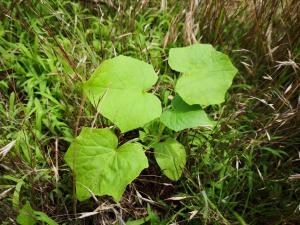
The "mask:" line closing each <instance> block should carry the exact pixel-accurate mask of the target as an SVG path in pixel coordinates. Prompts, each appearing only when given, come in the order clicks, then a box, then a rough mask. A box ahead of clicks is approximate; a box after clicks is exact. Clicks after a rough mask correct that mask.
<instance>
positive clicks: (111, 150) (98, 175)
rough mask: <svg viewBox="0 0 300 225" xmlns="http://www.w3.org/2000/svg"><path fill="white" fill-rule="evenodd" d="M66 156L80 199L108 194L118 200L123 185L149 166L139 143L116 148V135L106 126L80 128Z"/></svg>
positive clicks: (123, 189)
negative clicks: (101, 127)
mask: <svg viewBox="0 0 300 225" xmlns="http://www.w3.org/2000/svg"><path fill="white" fill-rule="evenodd" d="M65 160H66V162H67V164H68V165H69V166H70V167H71V168H72V170H73V171H74V173H75V177H76V195H77V198H78V199H79V200H80V201H83V200H86V199H88V198H89V197H90V196H91V193H93V194H94V195H99V196H101V195H110V196H112V197H113V198H114V199H115V201H119V200H120V199H121V197H122V194H123V193H124V191H125V189H126V186H127V185H128V184H130V183H131V182H132V181H133V180H134V179H135V178H136V177H137V176H138V175H139V174H140V172H141V171H142V170H143V169H145V168H147V167H148V160H147V157H146V156H145V153H144V150H143V147H142V145H141V144H139V143H126V144H124V145H122V146H121V147H119V148H118V139H117V136H116V135H115V134H114V133H113V132H112V131H111V130H110V129H108V128H105V129H92V128H83V129H82V131H81V133H80V135H79V136H78V137H77V138H76V139H75V140H74V141H73V142H72V144H71V146H70V147H69V149H68V151H67V153H66V155H65Z"/></svg>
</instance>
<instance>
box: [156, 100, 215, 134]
mask: <svg viewBox="0 0 300 225" xmlns="http://www.w3.org/2000/svg"><path fill="white" fill-rule="evenodd" d="M160 120H161V122H162V123H163V124H165V125H166V126H167V127H168V128H170V129H172V130H175V131H181V130H184V129H187V128H196V127H198V126H202V127H207V128H212V127H213V126H214V125H215V122H214V121H211V120H210V119H209V118H208V116H207V114H206V113H205V111H204V110H202V109H201V107H200V105H188V104H187V103H185V102H184V101H183V100H182V98H181V97H180V96H176V97H175V98H174V99H173V100H172V108H171V109H167V110H166V111H164V112H163V113H162V115H161V117H160Z"/></svg>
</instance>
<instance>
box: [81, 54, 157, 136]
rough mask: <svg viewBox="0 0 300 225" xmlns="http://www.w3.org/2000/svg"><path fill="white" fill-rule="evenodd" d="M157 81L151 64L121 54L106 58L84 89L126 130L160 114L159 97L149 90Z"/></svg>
mask: <svg viewBox="0 0 300 225" xmlns="http://www.w3.org/2000/svg"><path fill="white" fill-rule="evenodd" d="M156 81H157V75H156V73H155V72H154V69H153V67H152V66H151V65H149V64H147V63H145V62H142V61H140V60H137V59H134V58H131V57H127V56H122V55H121V56H118V57H115V58H113V59H108V60H106V61H104V62H103V63H102V64H101V65H100V66H99V67H98V68H97V69H96V70H95V72H94V73H93V75H92V77H91V78H90V79H89V80H88V81H87V82H86V83H85V84H84V92H85V94H86V95H87V97H88V99H89V100H90V101H91V102H92V104H93V105H94V106H95V107H96V108H97V110H98V111H99V112H100V113H101V114H102V115H103V116H105V117H106V118H108V119H109V120H111V121H112V122H113V123H115V124H116V125H117V126H118V127H119V128H120V129H121V131H122V132H126V131H129V130H132V129H135V128H138V127H142V126H144V125H145V124H146V123H148V122H150V121H151V120H153V119H155V118H158V117H159V116H160V114H161V111H162V110H161V103H160V100H159V99H158V98H157V97H156V96H155V95H153V94H150V93H147V89H150V88H151V87H152V85H154V84H155V82H156Z"/></svg>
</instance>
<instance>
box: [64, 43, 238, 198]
mask: <svg viewBox="0 0 300 225" xmlns="http://www.w3.org/2000/svg"><path fill="white" fill-rule="evenodd" d="M169 65H170V67H171V68H172V69H173V70H175V71H177V72H180V73H181V74H180V77H179V78H178V80H177V82H176V85H175V89H174V91H175V93H176V94H177V95H176V96H175V98H174V99H173V100H172V103H171V104H170V105H168V106H167V107H166V108H165V109H164V110H163V112H162V107H161V102H160V100H159V98H158V97H157V96H156V95H155V94H153V93H149V90H150V89H151V88H152V87H153V85H154V84H155V83H156V82H157V79H158V76H157V74H156V73H155V71H154V69H153V67H152V66H151V65H149V64H147V63H145V62H142V61H140V60H137V59H134V58H131V57H127V56H122V55H121V56H117V57H115V58H112V59H108V60H106V61H104V62H103V63H102V64H101V65H100V66H99V67H98V68H97V69H96V70H95V72H94V73H93V74H92V76H91V78H90V79H89V80H88V81H87V82H85V83H84V85H83V90H84V94H85V95H86V96H87V98H88V99H89V101H90V102H91V103H92V104H93V105H94V106H95V108H96V109H97V111H98V112H99V113H100V114H101V115H102V116H104V117H106V118H107V119H108V120H110V121H111V122H112V123H114V124H115V125H116V126H117V127H118V128H119V129H120V130H121V132H122V133H125V132H128V131H131V130H133V129H137V128H145V126H146V125H147V124H148V125H149V124H151V123H152V125H153V126H158V127H160V128H161V131H160V132H163V130H164V129H165V127H167V128H168V129H170V130H173V131H174V132H180V131H182V130H185V129H189V128H197V127H205V128H213V127H214V126H215V124H216V122H214V121H212V120H211V119H209V117H208V115H207V114H206V113H205V111H204V110H203V108H204V107H206V106H209V105H214V104H220V103H222V102H224V100H225V94H226V91H227V90H228V88H229V87H230V86H231V83H232V80H233V78H234V76H235V74H236V73H237V69H236V68H235V67H234V66H233V65H232V63H231V61H230V59H229V58H228V56H227V55H225V54H223V53H221V52H219V51H217V50H215V49H214V48H213V47H212V46H211V45H209V44H195V45H191V46H189V47H183V48H172V49H171V50H170V53H169ZM153 121H154V122H153ZM157 121H158V122H157ZM144 134H146V136H147V133H144ZM152 149H154V156H155V159H156V161H157V164H158V165H159V167H160V168H161V170H162V172H163V174H164V175H166V176H167V177H168V178H169V179H171V180H174V181H176V180H178V179H179V178H180V177H181V175H182V173H183V169H184V167H185V164H186V158H187V156H186V151H185V147H184V146H183V145H182V144H181V143H179V142H178V141H177V140H176V139H175V138H173V137H171V136H167V137H162V136H157V138H153V139H152V140H151V141H150V142H149V144H146V142H145V141H144V140H143V138H140V142H133V141H129V142H127V143H125V144H123V145H121V146H118V138H117V136H116V135H115V134H114V132H113V131H112V130H111V129H109V128H87V127H85V128H83V129H82V130H81V133H80V135H79V136H78V137H76V138H75V139H74V141H73V142H72V144H71V145H70V147H69V149H68V151H67V153H66V155H65V160H66V162H67V164H68V165H69V166H70V167H71V169H72V170H73V172H74V174H75V175H76V195H77V198H78V199H79V200H86V199H88V198H89V197H90V196H91V195H92V194H93V195H98V196H102V195H109V196H112V197H113V198H114V200H115V201H120V199H121V197H122V194H123V193H124V191H125V189H126V186H127V185H128V184H130V183H131V182H132V181H133V180H134V179H135V178H136V177H138V176H139V174H140V173H141V171H142V170H143V169H145V168H147V167H148V159H147V157H146V155H145V151H146V150H149V151H151V150H152Z"/></svg>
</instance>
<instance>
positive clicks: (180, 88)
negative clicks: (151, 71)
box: [169, 44, 237, 106]
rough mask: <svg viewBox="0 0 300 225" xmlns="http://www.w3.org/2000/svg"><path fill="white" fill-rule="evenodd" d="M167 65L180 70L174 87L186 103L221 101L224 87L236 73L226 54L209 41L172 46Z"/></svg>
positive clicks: (223, 96)
mask: <svg viewBox="0 0 300 225" xmlns="http://www.w3.org/2000/svg"><path fill="white" fill-rule="evenodd" d="M169 65H170V67H171V68H172V69H173V70H176V71H178V72H181V73H183V75H182V76H181V77H180V78H179V79H178V81H177V84H176V87H175V91H176V92H177V93H178V94H179V95H180V96H181V97H182V98H183V100H184V101H185V102H187V103H188V104H190V105H193V104H200V105H205V106H207V105H212V104H220V103H222V102H224V100H225V94H226V91H227V89H228V88H229V87H230V86H231V83H232V80H233V78H234V76H235V74H236V73H237V69H236V68H235V67H234V66H233V65H232V63H231V61H230V59H229V58H228V56H227V55H225V54H223V53H221V52H218V51H216V50H215V49H214V48H213V47H212V46H211V45H209V44H195V45H191V46H189V47H184V48H172V49H171V50H170V53H169Z"/></svg>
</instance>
